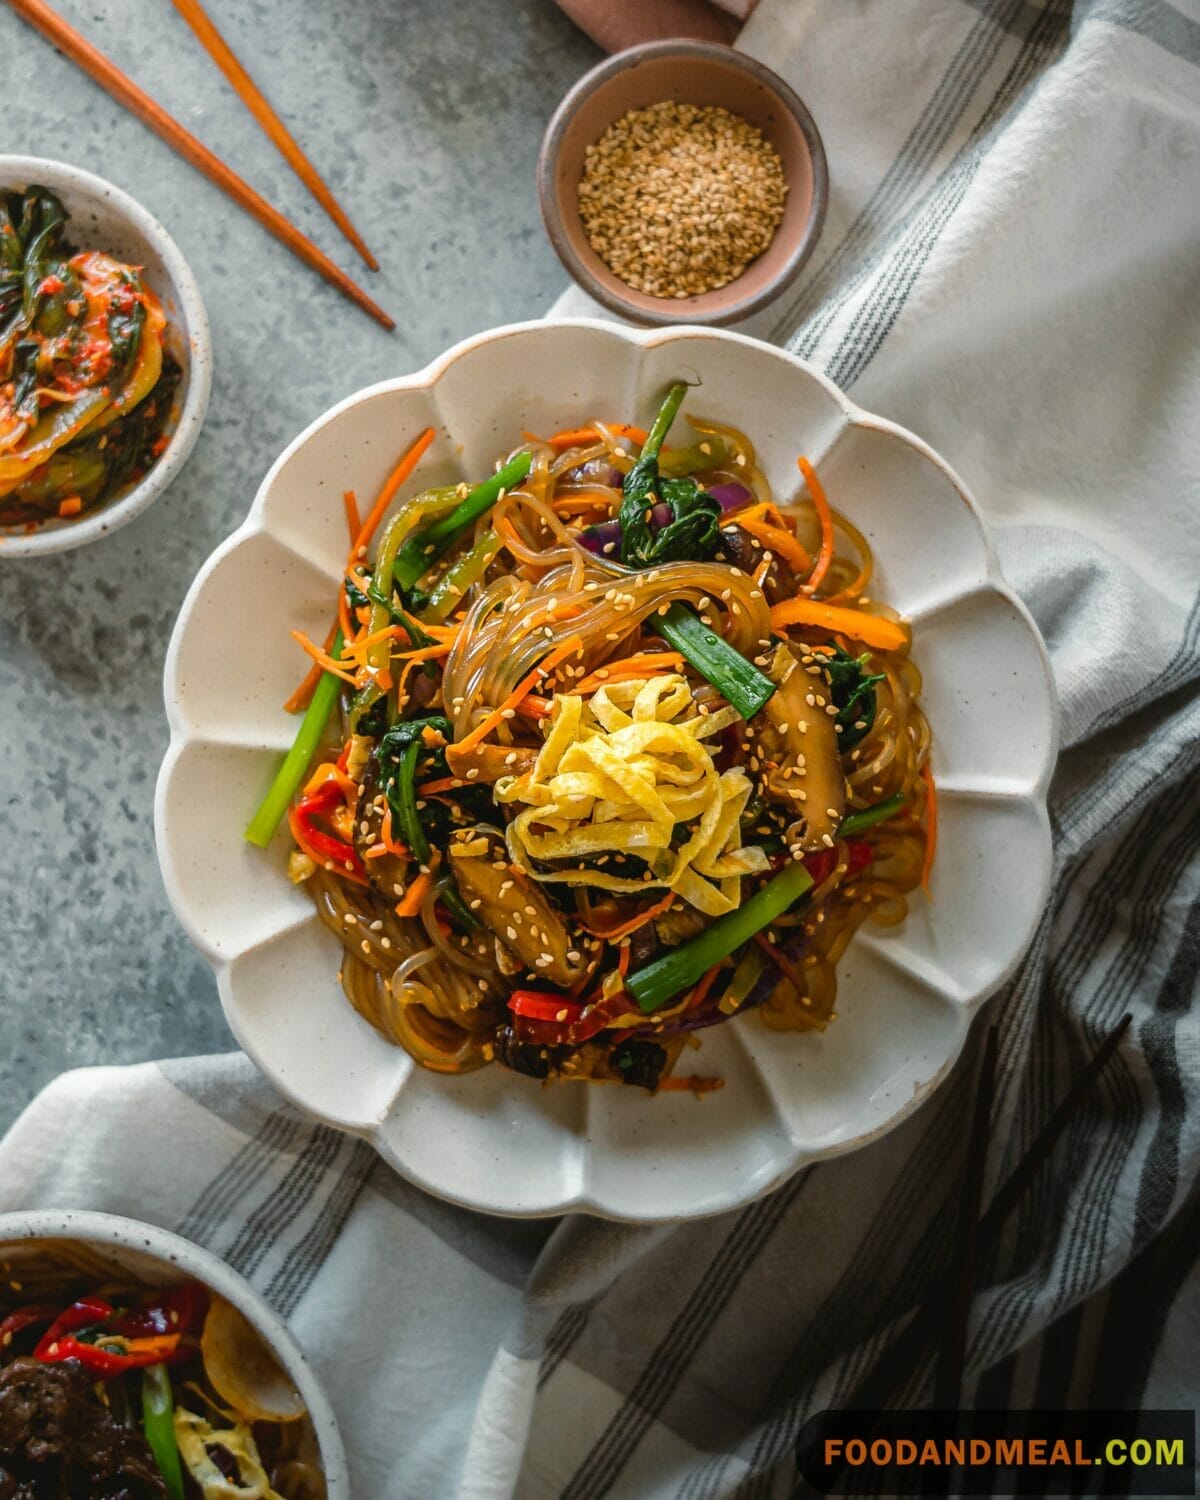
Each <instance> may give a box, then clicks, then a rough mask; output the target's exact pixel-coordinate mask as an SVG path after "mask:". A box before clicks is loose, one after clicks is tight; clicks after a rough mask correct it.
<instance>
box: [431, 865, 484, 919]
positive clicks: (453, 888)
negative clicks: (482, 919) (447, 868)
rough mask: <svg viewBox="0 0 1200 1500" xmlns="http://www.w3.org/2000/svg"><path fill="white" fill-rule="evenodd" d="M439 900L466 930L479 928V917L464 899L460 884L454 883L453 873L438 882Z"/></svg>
mask: <svg viewBox="0 0 1200 1500" xmlns="http://www.w3.org/2000/svg"><path fill="white" fill-rule="evenodd" d="M438 900H439V901H440V902H441V903H442V905H443V906H444V907H445V908H446V910H447V911H448V912H449V913H450V915H451V916H452V917H453V918H454V920H455V921H456V922H457V923H458V925H459V926H460V927H461V928H462V929H463V931H464V932H476V931H477V930H478V928H479V925H480V923H479V918H478V917H477V916H476V915H475V913H474V912H473V911H472V910H471V908H470V907H469V906H468V905H467V903H466V902H465V901H464V900H463V898H462V895H461V893H460V892H459V889H458V886H457V885H455V883H454V876H453V875H447V876H446V878H445V879H444V880H441V881H439V882H438Z"/></svg>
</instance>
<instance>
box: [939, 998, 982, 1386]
mask: <svg viewBox="0 0 1200 1500" xmlns="http://www.w3.org/2000/svg"><path fill="white" fill-rule="evenodd" d="M996 1038H997V1032H996V1028H995V1026H989V1027H988V1033H987V1040H986V1041H985V1043H984V1047H983V1060H982V1062H981V1063H980V1065H979V1076H978V1078H977V1080H976V1083H975V1114H974V1117H973V1119H972V1121H971V1134H970V1136H969V1138H968V1140H967V1159H966V1164H965V1165H964V1167H963V1174H962V1186H961V1188H960V1190H959V1199H958V1225H957V1228H956V1230H955V1236H954V1254H953V1257H952V1258H951V1262H950V1272H949V1275H950V1284H951V1286H952V1287H953V1289H954V1293H953V1297H952V1299H951V1303H950V1311H949V1314H948V1316H947V1319H946V1330H945V1334H944V1336H943V1338H942V1347H941V1351H940V1354H939V1356H938V1363H937V1372H936V1375H935V1377H934V1386H933V1392H934V1393H933V1405H934V1409H935V1410H938V1411H957V1410H958V1404H959V1401H960V1399H961V1396H962V1373H963V1364H964V1362H965V1359H966V1352H967V1324H968V1320H969V1318H970V1315H971V1295H972V1293H973V1291H974V1289H975V1263H976V1249H977V1245H978V1237H979V1211H980V1209H981V1208H982V1207H983V1179H984V1168H985V1167H986V1165H987V1151H988V1142H989V1140H990V1133H991V1132H990V1126H991V1117H992V1096H993V1094H994V1093H995V1083H996Z"/></svg>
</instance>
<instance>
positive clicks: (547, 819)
mask: <svg viewBox="0 0 1200 1500" xmlns="http://www.w3.org/2000/svg"><path fill="white" fill-rule="evenodd" d="M694 708H695V704H694V703H693V700H692V690H691V688H690V686H689V685H688V682H687V679H686V678H684V677H681V676H680V675H678V674H677V673H663V674H662V675H659V676H654V677H649V678H646V679H644V680H638V681H632V682H622V683H614V684H611V685H606V686H604V687H602V688H600V689H598V691H597V692H596V693H594V694H593V695H592V696H591V697H590V698H589V699H587V700H585V699H583V698H582V697H580V696H578V695H577V694H571V693H566V694H558V695H556V696H555V699H554V707H553V711H552V713H551V716H550V718H549V719H548V720H547V721H546V722H547V724H548V725H549V728H548V731H547V734H546V739H545V742H544V743H543V745H542V748H541V749H540V750H539V752H538V756H537V760H536V761H535V762H534V764H533V767H532V769H531V770H529V771H527V772H526V773H525V774H524V775H521V776H511V777H506V778H503V779H501V780H500V781H498V782H497V783H496V787H495V796H496V800H497V801H498V802H501V803H507V804H515V803H521V804H525V805H524V806H523V807H522V808H521V811H520V812H518V813H517V814H516V816H515V817H514V818H513V819H512V821H511V822H510V823H509V825H508V830H507V839H508V849H509V855H510V857H511V858H512V859H513V861H514V862H515V863H516V864H518V865H521V866H522V867H524V868H525V869H527V870H528V871H529V873H530V875H531V876H533V878H534V879H535V880H541V881H555V882H559V883H561V884H565V885H580V884H583V885H588V886H593V887H601V888H603V889H605V890H610V891H642V890H654V889H656V888H658V889H667V890H673V891H675V893H676V894H677V895H678V896H680V897H681V898H682V899H683V900H685V901H687V902H689V903H690V904H691V905H692V906H694V907H696V908H697V909H698V910H699V911H702V912H704V913H706V914H707V915H708V916H714V917H715V916H721V915H722V914H723V913H725V912H728V911H732V910H733V909H734V908H735V907H736V906H737V904H738V901H739V898H740V892H741V877H742V876H743V875H751V874H754V873H756V872H758V871H760V870H764V869H766V868H767V857H766V855H765V854H764V853H763V851H762V850H761V849H758V848H754V847H749V848H747V847H743V846H742V845H741V843H740V821H741V816H742V812H743V810H744V809H745V806H746V803H747V801H748V800H749V797H750V793H751V784H750V780H749V778H748V777H747V775H746V773H745V771H743V770H742V769H741V767H740V766H739V767H736V768H735V769H733V770H729V771H723V772H719V771H718V770H717V768H716V764H715V762H714V760H713V752H712V750H711V748H710V747H709V744H708V743H707V741H709V740H711V738H712V736H713V735H715V734H718V733H719V732H720V731H721V730H722V729H724V728H726V727H727V726H728V725H730V724H734V723H736V722H738V715H737V712H736V710H735V709H732V708H722V709H718V710H716V711H715V712H712V713H708V714H701V713H696V712H693V710H694ZM605 854H635V855H637V856H638V857H639V858H641V859H643V860H644V861H645V862H646V864H647V866H648V869H649V874H650V878H649V879H634V878H632V877H629V876H625V875H614V874H611V873H609V872H608V871H606V870H605V869H604V866H603V863H602V860H601V858H600V857H602V856H603V855H605ZM580 860H592V861H596V863H593V864H591V865H589V867H588V868H587V869H579V868H578V862H579V861H580ZM552 861H553V862H558V861H569V862H572V863H574V864H575V866H576V868H574V869H569V868H555V869H551V870H545V869H538V868H537V864H538V863H545V862H552Z"/></svg>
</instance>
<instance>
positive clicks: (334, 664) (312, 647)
mask: <svg viewBox="0 0 1200 1500" xmlns="http://www.w3.org/2000/svg"><path fill="white" fill-rule="evenodd" d="M292 640H294V641H295V642H296V643H297V644H298V645H299V646H300V647H301V648H302V649H303V650H305V651H307V652H308V654H309V656H311V657H312V659H313V661H315V662H316V664H317V666H318V667H319V668H320V669H321V671H322V672H329V673H331V674H332V675H333V676H334V677H340V678H341V679H342V681H343V682H348V683H349V684H350V686H351V687H354V686H355V681H354V678H353V676H352V675H351V674H350V673H349V672H347V671H346V670H345V669H344V668H343V666H342V664H341V662H340V661H334V659H333V657H332V656H330V655H329V653H328V652H327V651H322V650H321V648H320V646H318V645H316V643H315V642H313V641H310V640H309V638H308V637H307V636H306V635H305V634H304V632H303V631H302V630H293V631H292Z"/></svg>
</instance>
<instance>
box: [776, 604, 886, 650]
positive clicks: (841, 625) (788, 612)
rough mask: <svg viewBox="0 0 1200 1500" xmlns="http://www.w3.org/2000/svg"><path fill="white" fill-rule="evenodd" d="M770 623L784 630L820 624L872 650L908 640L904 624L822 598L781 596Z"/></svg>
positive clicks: (825, 628)
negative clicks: (830, 602)
mask: <svg viewBox="0 0 1200 1500" xmlns="http://www.w3.org/2000/svg"><path fill="white" fill-rule="evenodd" d="M771 624H772V626H773V627H774V628H775V629H776V630H784V629H786V628H787V626H789V625H816V626H820V627H821V629H823V630H833V631H836V632H837V633H838V634H839V635H848V636H850V637H851V638H852V639H853V640H856V641H862V642H863V644H864V645H866V646H872V647H874V649H875V650H876V651H900V650H902V649H903V648H904V647H905V646H907V645H908V642H909V630H908V626H907V625H898V624H897V623H896V621H895V620H885V619H884V618H883V617H882V616H881V615H869V614H868V613H867V612H866V610H863V609H845V608H843V607H842V606H841V605H839V604H826V603H825V602H824V600H822V599H785V600H784V601H783V603H782V604H776V605H775V606H774V607H773V608H772V610H771Z"/></svg>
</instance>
